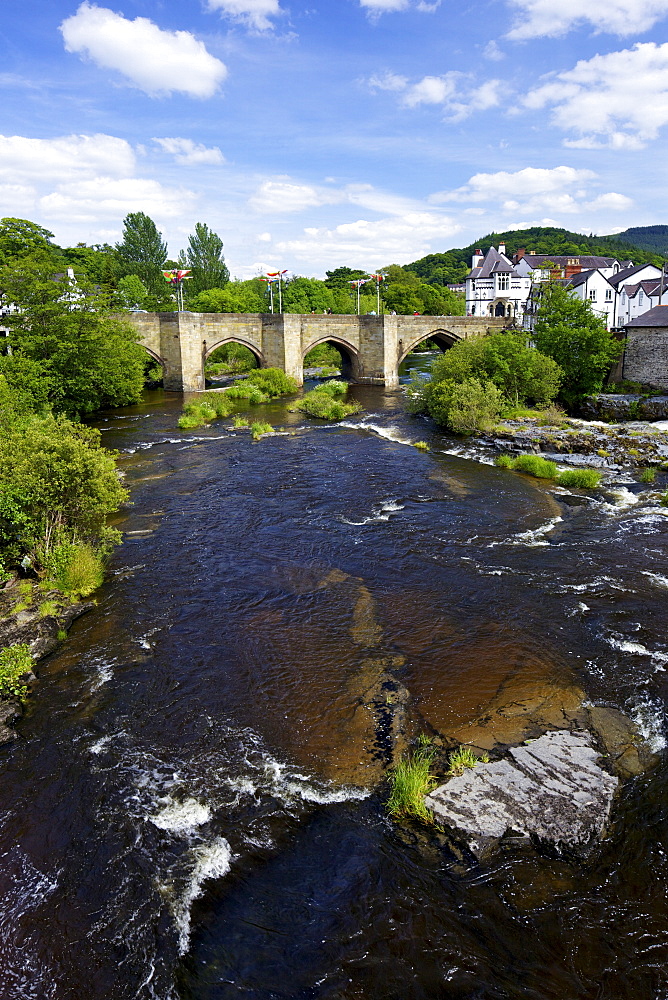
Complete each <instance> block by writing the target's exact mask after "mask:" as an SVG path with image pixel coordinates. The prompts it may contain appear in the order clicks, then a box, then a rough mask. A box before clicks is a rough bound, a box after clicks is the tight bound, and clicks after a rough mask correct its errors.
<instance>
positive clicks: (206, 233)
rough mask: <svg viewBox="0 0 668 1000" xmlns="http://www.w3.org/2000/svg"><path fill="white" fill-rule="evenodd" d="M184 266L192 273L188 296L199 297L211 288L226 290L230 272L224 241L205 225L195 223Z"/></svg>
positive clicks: (189, 238) (184, 255)
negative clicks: (200, 293) (198, 295)
mask: <svg viewBox="0 0 668 1000" xmlns="http://www.w3.org/2000/svg"><path fill="white" fill-rule="evenodd" d="M182 259H183V264H184V266H185V267H187V268H190V270H191V271H192V280H191V281H190V282H189V285H188V294H189V296H190V295H197V294H198V293H199V292H204V291H206V290H207V289H209V288H224V287H225V285H227V283H228V281H229V280H230V272H229V271H228V269H227V264H226V263H225V257H224V256H223V241H222V240H221V238H220V236H218V234H217V233H214V231H213V230H212V229H209V227H208V226H207V225H206V224H205V223H203V222H196V223H195V232H194V233H192V234H191V235H190V236H189V237H188V248H187V249H186V251H185V253H184V254H183V258H182Z"/></svg>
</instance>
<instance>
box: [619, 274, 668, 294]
mask: <svg viewBox="0 0 668 1000" xmlns="http://www.w3.org/2000/svg"><path fill="white" fill-rule="evenodd" d="M660 287H661V279H660V278H650V279H648V280H646V281H639V282H637V284H635V285H624V291H625V292H626V294H627V295H628V297H629V298H630V299H632V298H634V296H635V295H636V294H637V292H638V289H640V288H642V290H643V292H644V293H645V295H656V293H657V292H658V291H659V288H660Z"/></svg>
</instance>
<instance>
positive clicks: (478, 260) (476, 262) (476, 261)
mask: <svg viewBox="0 0 668 1000" xmlns="http://www.w3.org/2000/svg"><path fill="white" fill-rule="evenodd" d="M483 260H484V257H483V255H482V250H476V251H475V253H474V254H473V257H472V259H471V267H472V268H473V267H481V266H482V262H483Z"/></svg>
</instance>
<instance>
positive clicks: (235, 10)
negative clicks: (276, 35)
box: [207, 0, 283, 31]
mask: <svg viewBox="0 0 668 1000" xmlns="http://www.w3.org/2000/svg"><path fill="white" fill-rule="evenodd" d="M207 6H208V8H209V10H219V11H220V12H221V14H224V15H226V16H227V17H231V18H233V19H234V20H236V21H241V22H243V23H245V24H247V25H248V26H249V27H250V28H253V29H254V30H255V31H269V29H270V28H272V27H273V25H272V22H271V21H270V20H269V18H271V17H278V16H279V14H282V13H283V11H282V10H281V8H280V6H279V3H278V0H208V4H207Z"/></svg>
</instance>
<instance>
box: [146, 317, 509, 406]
mask: <svg viewBox="0 0 668 1000" xmlns="http://www.w3.org/2000/svg"><path fill="white" fill-rule="evenodd" d="M128 318H129V319H130V320H131V322H132V323H133V324H134V326H136V327H137V329H138V331H139V340H140V343H141V344H143V346H144V347H145V348H146V350H147V351H148V352H149V354H150V355H151V356H152V357H154V358H155V359H156V361H159V362H160V364H161V365H162V368H163V372H164V385H165V388H166V389H174V390H180V391H186V392H193V391H194V392H196V391H199V390H201V389H203V388H204V363H205V361H206V359H207V357H208V356H209V355H210V354H211V353H212V351H214V350H215V349H216V348H217V347H220V346H221V345H222V344H226V343H229V342H230V341H234V342H235V343H238V344H243V345H244V346H245V347H248V348H249V349H250V350H251V351H252V352H253V354H255V356H256V358H257V359H258V364H259V365H260V367H262V368H282V369H283V370H284V371H285V372H287V374H288V375H291V376H292V377H293V378H294V379H296V380H297V382H298V383H299V385H301V384H302V383H303V381H304V356H305V355H306V354H307V353H308V352H309V351H310V350H311V349H312V348H313V347H316V346H317V345H318V344H322V343H324V342H326V341H327V342H331V343H333V344H334V345H335V346H336V347H338V348H339V350H340V351H341V355H342V357H343V364H344V374H345V375H346V376H348V377H350V378H352V379H353V380H354V381H356V382H366V383H372V384H373V383H376V384H378V385H386V386H388V387H390V388H393V387H395V386H397V385H398V383H399V365H400V364H401V362H402V361H403V360H404V358H405V357H406V355H407V354H409V353H410V351H411V350H413V348H414V347H415V346H416V345H417V344H419V343H420V342H421V341H423V340H426V339H427V338H432V339H434V340H436V341H438V342H439V343H440V344H441V345H442V346H443V347H445V348H447V347H451V346H452V345H453V344H454V343H456V342H457V341H458V340H465V339H466V338H468V337H473V336H480V335H481V334H485V333H493V332H496V331H498V330H502V329H503V328H504V325H505V324H506V323H507V320H504V319H503V318H502V317H499V318H496V317H481V316H334V315H325V314H318V313H312V314H308V315H295V314H290V313H275V314H271V313H269V314H262V313H191V312H179V313H131V314H129V316H128Z"/></svg>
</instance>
